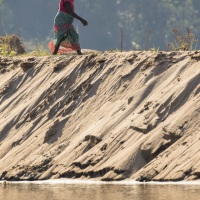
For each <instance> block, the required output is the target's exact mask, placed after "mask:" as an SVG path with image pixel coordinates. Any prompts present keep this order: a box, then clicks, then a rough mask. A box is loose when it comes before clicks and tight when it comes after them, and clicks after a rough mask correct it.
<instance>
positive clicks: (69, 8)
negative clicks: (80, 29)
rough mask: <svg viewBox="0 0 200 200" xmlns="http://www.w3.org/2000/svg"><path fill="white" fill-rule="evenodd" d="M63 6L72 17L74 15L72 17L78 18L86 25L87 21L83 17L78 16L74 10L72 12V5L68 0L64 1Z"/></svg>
mask: <svg viewBox="0 0 200 200" xmlns="http://www.w3.org/2000/svg"><path fill="white" fill-rule="evenodd" d="M64 7H65V10H66V11H67V13H69V14H70V15H71V16H72V17H74V18H76V19H78V20H79V21H81V23H82V24H83V25H84V26H87V25H88V22H87V21H86V20H85V19H83V18H81V17H79V16H78V15H77V14H76V13H75V12H73V10H72V6H71V4H70V3H69V2H65V3H64Z"/></svg>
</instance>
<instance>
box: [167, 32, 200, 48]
mask: <svg viewBox="0 0 200 200" xmlns="http://www.w3.org/2000/svg"><path fill="white" fill-rule="evenodd" d="M172 33H173V34H175V35H176V39H175V40H174V42H173V43H170V44H169V45H168V47H169V49H170V50H171V51H192V50H195V49H196V48H197V44H198V40H197V39H195V35H194V34H193V33H191V32H190V30H189V29H188V28H187V33H186V35H185V36H184V35H183V34H181V32H180V31H179V30H178V29H173V30H172ZM194 46H195V47H194Z"/></svg>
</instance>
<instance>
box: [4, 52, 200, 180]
mask: <svg viewBox="0 0 200 200" xmlns="http://www.w3.org/2000/svg"><path fill="white" fill-rule="evenodd" d="M0 69H1V73H0V80H1V81H0V179H9V180H36V179H50V178H61V177H67V178H96V179H100V180H121V179H126V178H130V179H136V180H140V181H150V180H157V181H164V180H173V181H177V180H194V179H200V52H198V51H197V52H125V53H102V54H89V55H84V56H74V55H71V56H67V57H66V56H52V57H41V58H40V57H39V58H34V57H33V58H25V57H24V58H23V57H16V58H2V57H0Z"/></svg>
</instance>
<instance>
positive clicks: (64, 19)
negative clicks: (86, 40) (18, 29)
mask: <svg viewBox="0 0 200 200" xmlns="http://www.w3.org/2000/svg"><path fill="white" fill-rule="evenodd" d="M74 18H76V19H78V20H80V22H81V23H82V24H83V25H84V26H87V25H88V22H87V21H86V20H84V19H82V18H81V17H79V16H78V15H77V14H76V13H75V12H74V0H60V4H59V11H58V13H57V15H56V17H55V20H54V35H55V38H54V40H53V41H51V42H50V43H49V45H48V47H49V48H50V50H51V51H52V53H53V55H56V54H57V53H58V52H59V53H66V52H69V51H73V50H76V51H77V54H78V55H82V53H81V48H80V44H79V35H78V33H77V32H76V31H75V29H74V27H73V25H72V23H73V21H74Z"/></svg>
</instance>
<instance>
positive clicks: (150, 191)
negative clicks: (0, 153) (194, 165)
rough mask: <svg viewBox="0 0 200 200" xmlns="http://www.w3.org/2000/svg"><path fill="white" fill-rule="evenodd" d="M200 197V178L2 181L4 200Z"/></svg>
mask: <svg viewBox="0 0 200 200" xmlns="http://www.w3.org/2000/svg"><path fill="white" fill-rule="evenodd" d="M122 199H124V200H129V199H131V200H199V199H200V182H189V183H178V184H177V183H162V184H158V183H148V184H141V183H137V182H120V183H100V182H95V181H93V182H91V181H86V182H83V181H71V180H70V181H67V180H57V181H56V180H54V181H42V182H20V183H19V182H12V183H10V182H8V183H7V184H3V183H2V182H1V183H0V200H122Z"/></svg>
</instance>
